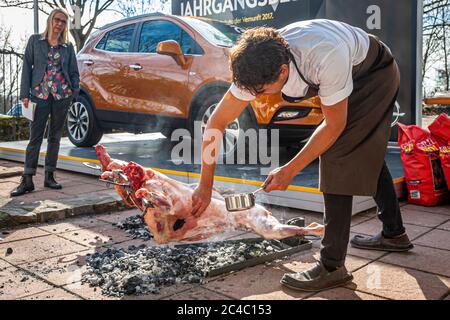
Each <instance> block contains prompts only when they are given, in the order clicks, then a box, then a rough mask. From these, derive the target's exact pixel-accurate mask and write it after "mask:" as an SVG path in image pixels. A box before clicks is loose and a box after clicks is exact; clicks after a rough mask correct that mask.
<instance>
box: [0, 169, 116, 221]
mask: <svg viewBox="0 0 450 320" xmlns="http://www.w3.org/2000/svg"><path fill="white" fill-rule="evenodd" d="M22 166H23V165H21V164H19V163H16V162H11V161H5V160H0V228H7V227H15V226H19V225H22V224H28V223H37V222H46V221H50V220H56V219H64V218H67V217H72V216H78V215H83V214H94V213H103V212H111V211H118V210H122V209H124V208H125V207H124V204H123V201H122V200H121V199H120V197H119V196H118V195H117V193H116V192H115V191H114V190H113V189H111V188H108V187H107V186H106V185H105V184H104V183H101V182H99V181H97V178H96V177H94V176H88V175H83V174H76V173H70V172H67V171H64V170H58V171H57V172H56V173H55V177H56V180H57V181H58V182H60V183H61V184H62V185H63V187H64V188H63V189H62V190H59V191H55V190H51V189H49V188H44V186H43V185H44V176H43V172H42V171H43V170H42V168H39V169H38V173H37V175H36V176H35V177H34V179H33V182H34V185H35V191H34V192H32V193H28V194H26V195H23V196H21V197H17V198H11V197H10V192H11V190H13V189H14V188H16V187H17V186H18V184H19V183H20V179H21V175H22V172H23V167H22Z"/></svg>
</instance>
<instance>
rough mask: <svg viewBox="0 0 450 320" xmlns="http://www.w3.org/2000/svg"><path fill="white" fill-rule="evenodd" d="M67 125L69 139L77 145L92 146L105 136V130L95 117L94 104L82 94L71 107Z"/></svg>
mask: <svg viewBox="0 0 450 320" xmlns="http://www.w3.org/2000/svg"><path fill="white" fill-rule="evenodd" d="M66 127H67V132H68V136H69V140H70V141H71V142H72V143H73V144H74V145H75V146H77V147H92V146H94V145H96V144H97V143H98V142H99V141H100V139H101V138H102V136H103V130H102V128H100V126H99V125H98V123H97V119H95V116H94V112H93V110H92V106H91V104H90V103H89V101H88V100H87V99H86V98H85V97H84V96H80V97H79V98H78V100H77V101H76V102H74V103H72V105H71V106H70V107H69V112H68V114H67V120H66Z"/></svg>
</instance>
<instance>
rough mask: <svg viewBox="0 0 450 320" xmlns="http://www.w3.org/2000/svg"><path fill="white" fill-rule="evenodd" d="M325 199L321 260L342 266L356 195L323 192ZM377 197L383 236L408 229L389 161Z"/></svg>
mask: <svg viewBox="0 0 450 320" xmlns="http://www.w3.org/2000/svg"><path fill="white" fill-rule="evenodd" d="M323 197H324V202H325V215H324V224H325V235H324V238H323V240H322V247H321V251H320V259H321V260H322V262H323V264H324V265H326V266H328V267H340V266H343V265H344V263H345V256H346V254H347V245H348V241H349V237H350V224H351V219H352V205H353V196H348V195H335V194H326V193H324V194H323ZM374 200H375V202H376V204H377V206H378V210H379V211H378V218H379V219H380V220H381V221H382V223H383V235H385V236H387V237H393V236H397V235H400V234H402V233H404V232H405V228H404V227H403V221H402V216H401V213H400V206H399V203H398V200H397V195H396V193H395V189H394V183H393V181H392V177H391V174H390V172H389V169H388V168H387V166H386V162H385V163H384V165H383V168H382V169H381V173H380V177H379V178H378V187H377V193H376V195H375V197H374Z"/></svg>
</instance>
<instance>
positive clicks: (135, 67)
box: [129, 64, 142, 70]
mask: <svg viewBox="0 0 450 320" xmlns="http://www.w3.org/2000/svg"><path fill="white" fill-rule="evenodd" d="M129 67H130V68H131V69H134V70H141V69H142V66H141V65H140V64H130V65H129Z"/></svg>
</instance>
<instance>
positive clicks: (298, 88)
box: [230, 19, 369, 105]
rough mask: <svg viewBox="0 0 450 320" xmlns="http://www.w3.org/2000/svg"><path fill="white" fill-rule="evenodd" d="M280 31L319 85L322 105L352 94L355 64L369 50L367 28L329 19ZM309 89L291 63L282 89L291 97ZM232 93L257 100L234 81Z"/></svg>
mask: <svg viewBox="0 0 450 320" xmlns="http://www.w3.org/2000/svg"><path fill="white" fill-rule="evenodd" d="M279 31H280V34H281V35H282V36H283V37H284V38H285V39H286V40H287V42H288V43H289V46H290V48H291V52H292V54H293V56H294V58H295V61H296V63H297V66H298V68H299V69H300V72H301V73H302V75H303V77H304V78H305V79H306V80H307V81H308V82H310V83H313V84H316V85H318V86H319V97H320V99H321V102H322V104H324V105H333V104H336V103H338V102H339V101H342V100H344V99H345V98H347V97H348V96H350V94H351V93H352V91H353V78H352V69H353V66H355V65H357V64H359V63H361V62H362V61H363V60H364V59H365V58H366V56H367V51H368V50H369V36H368V34H367V33H366V32H365V31H363V30H362V29H360V28H357V27H353V26H350V25H348V24H346V23H343V22H338V21H333V20H327V19H316V20H306V21H299V22H295V23H292V24H289V25H287V26H286V27H284V28H282V29H280V30H279ZM307 91H308V84H307V83H305V82H304V81H303V80H302V79H301V78H300V76H299V74H298V72H297V70H296V68H295V66H294V63H293V62H291V63H290V65H289V79H288V81H287V82H286V84H285V85H284V87H283V89H282V92H283V93H284V94H285V95H287V96H290V97H304V96H305V95H306V93H307ZM230 92H231V93H232V94H233V96H235V97H236V98H238V99H240V100H245V101H251V100H253V99H255V96H253V95H252V94H251V93H250V92H248V91H247V90H243V89H240V88H238V87H237V86H236V85H235V84H232V85H231V87H230Z"/></svg>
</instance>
